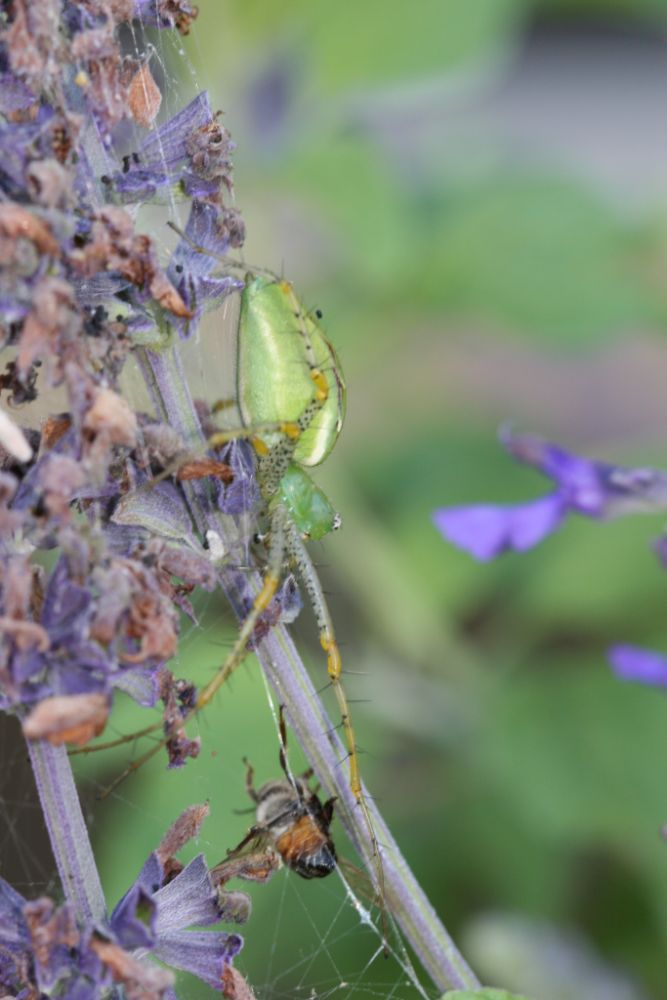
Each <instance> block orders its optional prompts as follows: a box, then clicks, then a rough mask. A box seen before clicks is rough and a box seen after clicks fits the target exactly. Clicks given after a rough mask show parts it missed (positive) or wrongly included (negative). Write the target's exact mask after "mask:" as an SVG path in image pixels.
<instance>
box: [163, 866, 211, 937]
mask: <svg viewBox="0 0 667 1000" xmlns="http://www.w3.org/2000/svg"><path fill="white" fill-rule="evenodd" d="M153 898H154V899H155V902H156V903H157V904H158V912H157V922H156V931H157V934H158V936H159V937H160V938H163V937H164V936H165V935H167V934H170V933H173V932H174V931H179V930H182V929H183V928H185V927H191V926H192V925H193V924H196V925H198V926H204V927H205V926H207V925H208V924H215V923H218V921H219V920H220V914H221V910H220V905H219V903H218V893H217V891H216V889H215V888H214V886H213V883H212V881H211V876H210V875H209V870H208V866H207V864H206V861H205V859H204V855H203V854H198V855H197V857H196V858H193V860H192V861H191V862H190V864H189V865H186V867H185V868H184V869H183V871H182V872H180V873H179V874H178V875H177V876H176V878H174V879H172V881H171V882H168V883H167V885H165V886H163V887H162V888H161V889H159V890H158V892H156V893H155V896H154V897H153Z"/></svg>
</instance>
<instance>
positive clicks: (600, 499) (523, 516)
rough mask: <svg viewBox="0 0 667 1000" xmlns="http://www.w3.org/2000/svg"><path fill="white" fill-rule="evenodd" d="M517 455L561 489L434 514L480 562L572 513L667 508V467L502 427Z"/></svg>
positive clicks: (527, 543) (531, 541)
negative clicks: (633, 463)
mask: <svg viewBox="0 0 667 1000" xmlns="http://www.w3.org/2000/svg"><path fill="white" fill-rule="evenodd" d="M500 439H501V442H502V443H503V444H504V446H505V448H506V449H507V450H508V451H509V453H510V454H511V455H513V456H514V458H516V459H518V460H519V461H520V462H523V463H525V464H526V465H532V466H534V467H535V468H537V469H539V470H540V472H543V473H544V475H546V476H548V477H549V479H551V480H553V482H554V483H555V485H556V489H555V490H554V491H553V492H552V493H548V494H547V495H546V496H544V497H540V498H538V499H537V500H531V501H528V502H526V503H521V504H473V505H470V506H464V507H442V508H440V509H439V510H437V511H435V513H434V515H433V520H434V523H435V525H436V527H437V528H438V530H439V531H440V532H441V534H442V535H443V536H444V537H445V538H446V539H447V540H448V541H450V542H452V543H453V544H454V545H456V546H458V547H459V548H461V549H464V550H465V551H466V552H469V553H470V555H472V556H473V557H474V558H475V559H478V560H480V562H486V561H487V560H489V559H495V557H496V556H499V555H500V554H501V553H502V552H506V551H508V550H512V551H515V552H523V551H525V550H526V549H531V548H533V546H535V545H537V544H538V542H541V541H542V539H543V538H545V537H546V536H547V535H549V534H551V532H553V531H556V530H557V529H558V528H559V527H560V525H561V523H562V522H563V520H564V519H565V517H566V516H567V515H568V514H582V515H583V516H585V517H592V518H596V519H598V520H606V519H609V518H612V517H620V516H622V515H625V514H634V513H641V512H655V511H660V510H667V473H665V472H662V471H659V470H657V469H649V468H643V469H631V468H624V467H623V466H618V465H609V464H607V463H605V462H596V461H593V460H591V459H587V458H582V457H581V456H579V455H573V454H572V453H571V452H568V451H566V450H565V449H564V448H561V447H560V446H559V445H555V444H550V443H549V442H547V441H543V440H542V439H541V438H537V437H533V436H531V435H513V434H512V433H511V432H509V431H507V430H503V431H501V434H500Z"/></svg>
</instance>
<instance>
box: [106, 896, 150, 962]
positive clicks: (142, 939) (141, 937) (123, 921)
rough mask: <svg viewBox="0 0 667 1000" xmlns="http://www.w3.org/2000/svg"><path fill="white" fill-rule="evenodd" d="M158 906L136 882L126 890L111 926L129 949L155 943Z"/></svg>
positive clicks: (123, 944)
mask: <svg viewBox="0 0 667 1000" xmlns="http://www.w3.org/2000/svg"><path fill="white" fill-rule="evenodd" d="M156 910H157V906H156V903H155V900H154V899H153V898H151V896H150V894H149V893H148V892H147V891H146V890H145V889H144V888H143V886H140V885H137V884H136V883H135V884H134V885H133V886H132V888H131V889H130V890H129V892H126V893H125V895H124V896H123V898H122V899H121V901H120V903H119V904H118V906H117V907H116V908H115V910H114V911H113V916H112V918H111V927H112V929H113V932H114V934H115V935H116V938H117V940H118V943H119V944H120V945H122V947H123V948H125V949H126V950H127V951H134V950H135V948H148V949H149V950H150V949H151V948H152V947H153V945H154V943H155V924H156Z"/></svg>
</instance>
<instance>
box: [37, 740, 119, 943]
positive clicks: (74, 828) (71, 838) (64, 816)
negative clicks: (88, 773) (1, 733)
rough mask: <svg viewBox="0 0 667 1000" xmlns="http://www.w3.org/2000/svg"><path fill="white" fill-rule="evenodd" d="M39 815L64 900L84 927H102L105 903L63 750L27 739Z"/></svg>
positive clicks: (77, 797)
mask: <svg viewBox="0 0 667 1000" xmlns="http://www.w3.org/2000/svg"><path fill="white" fill-rule="evenodd" d="M27 744H28V753H29V754H30V762H31V764H32V769H33V773H34V775H35V782H36V784H37V792H38V794H39V800H40V803H41V805H42V812H43V813H44V819H45V821H46V827H47V830H48V832H49V838H50V840H51V848H52V850H53V855H54V857H55V859H56V865H57V866H58V874H59V875H60V881H61V883H62V887H63V891H64V893H65V897H66V899H67V901H68V902H69V903H71V905H72V906H73V907H74V909H75V912H76V915H77V917H78V919H79V920H80V921H81V922H82V923H84V924H91V923H95V924H102V923H104V920H105V918H106V903H105V901H104V893H103V892H102V884H101V882H100V877H99V874H98V872H97V866H96V864H95V858H94V856H93V849H92V847H91V844H90V838H89V837H88V829H87V827H86V823H85V820H84V818H83V813H82V812H81V803H80V802H79V796H78V794H77V790H76V785H75V784H74V777H73V775H72V768H71V765H70V761H69V757H68V756H67V749H66V748H65V746H58V747H56V746H52V745H51V744H50V743H47V742H46V740H28V741H27Z"/></svg>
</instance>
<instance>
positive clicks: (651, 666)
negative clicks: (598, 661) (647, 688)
mask: <svg viewBox="0 0 667 1000" xmlns="http://www.w3.org/2000/svg"><path fill="white" fill-rule="evenodd" d="M607 656H608V658H609V662H610V663H611V667H612V670H613V671H614V673H615V674H616V676H617V677H620V679H621V680H623V681H638V682H639V683H640V684H650V685H652V686H653V687H661V688H666V689H667V657H665V656H662V655H661V654H660V653H656V652H655V651H654V650H652V649H641V648H640V647H639V646H612V647H611V649H609V650H608V652H607Z"/></svg>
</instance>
